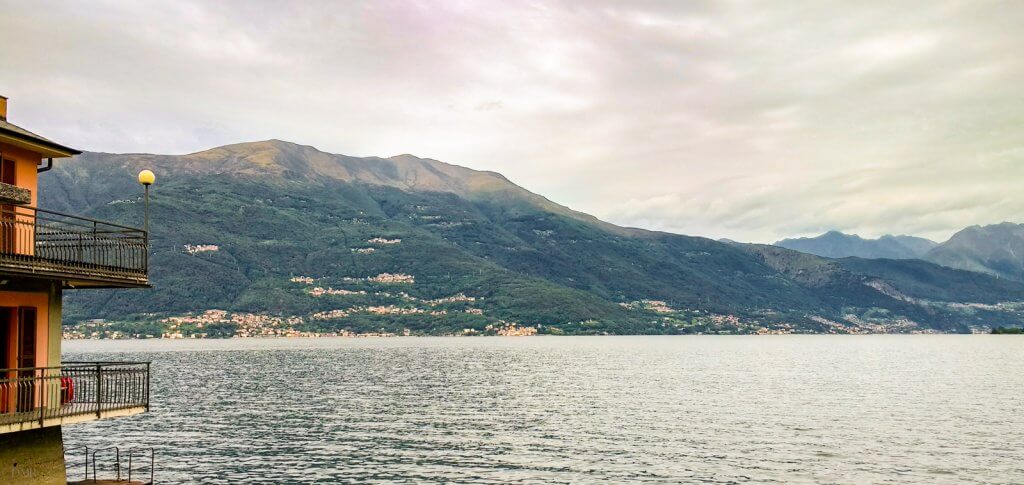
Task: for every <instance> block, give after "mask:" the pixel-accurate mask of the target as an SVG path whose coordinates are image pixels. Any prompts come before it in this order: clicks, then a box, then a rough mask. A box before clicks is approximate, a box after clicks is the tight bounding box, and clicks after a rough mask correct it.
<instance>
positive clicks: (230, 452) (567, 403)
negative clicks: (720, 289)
mask: <svg viewBox="0 0 1024 485" xmlns="http://www.w3.org/2000/svg"><path fill="white" fill-rule="evenodd" d="M64 349H65V358H66V359H75V360H104V359H115V360H151V361H153V370H152V373H153V374H152V375H153V395H152V402H153V409H152V412H151V413H149V414H146V415H142V416H136V417H130V418H120V419H111V420H106V421H97V422H92V423H83V424H77V425H71V426H66V427H65V428H64V437H65V441H66V444H67V445H68V446H71V445H89V446H102V445H120V446H129V445H137V446H152V447H154V448H156V453H157V475H156V478H157V481H158V482H163V483H181V482H204V483H240V482H246V483H248V482H258V483H298V482H321V483H333V482H347V481H374V482H379V481H403V482H405V481H445V482H476V483H482V482H491V483H499V482H500V483H509V482H523V483H525V482H529V483H537V482H550V483H566V482H572V483H585V482H607V483H623V482H662V483H679V482H698V481H699V482H726V483H728V482H789V483H792V482H832V483H836V482H838V483H867V482H872V483H907V482H918V483H937V482H938V483H945V482H949V483H953V482H956V483H963V482H974V483H1010V482H1017V483H1021V482H1024V337H1017V336H980V335H979V336H967V335H964V336H953V335H949V336H942V335H937V336H925V335H918V336H762V337H758V336H737V337H716V336H682V337H531V338H388V339H344V338H338V339H310V340H305V339H296V340H288V339H276V340H257V339H246V340H239V339H236V340H222V341H213V340H207V341H166V340H164V341H158V340H151V341H67V342H65V343H64Z"/></svg>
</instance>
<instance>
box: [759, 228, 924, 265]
mask: <svg viewBox="0 0 1024 485" xmlns="http://www.w3.org/2000/svg"><path fill="white" fill-rule="evenodd" d="M775 245H776V246H779V247H784V248H787V249H792V250H795V251H800V252H804V253H809V254H814V255H818V256H824V257H827V258H846V257H851V256H855V257H859V258H869V259H875V258H885V259H916V258H920V257H922V256H924V254H925V253H927V252H928V251H929V250H931V249H932V248H933V247H935V246H936V243H935V242H933V241H929V240H927V239H924V238H919V237H913V236H893V235H891V234H886V235H884V236H882V237H879V238H878V239H865V238H862V237H860V236H858V235H856V234H846V233H843V232H840V231H836V230H831V231H828V232H826V233H824V234H822V235H820V236H817V237H803V238H796V239H783V240H781V241H778V242H776V243H775Z"/></svg>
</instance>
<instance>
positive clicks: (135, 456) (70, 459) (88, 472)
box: [64, 446, 156, 485]
mask: <svg viewBox="0 0 1024 485" xmlns="http://www.w3.org/2000/svg"><path fill="white" fill-rule="evenodd" d="M97 454H99V455H100V458H102V459H103V460H104V463H106V464H107V465H108V466H99V467H97V466H96V464H97V462H98V460H97V458H96V455H97ZM111 457H112V458H113V462H112V465H113V466H112V467H111V466H109V465H110V464H111V462H109V461H107V460H109V459H110V458H111ZM123 458H124V459H127V466H125V465H124V464H122V459H123ZM146 458H149V459H148V460H146ZM147 461H148V463H147ZM155 463H156V453H155V452H154V451H153V448H148V447H135V448H127V449H124V450H122V449H121V448H120V447H117V446H108V447H105V448H95V449H90V448H89V447H88V446H71V447H65V448H64V464H65V469H66V470H67V477H68V484H69V485H90V484H99V483H125V484H133V485H152V484H153V475H154V471H155V469H156V466H155ZM97 468H98V470H99V472H102V473H106V472H107V470H109V469H110V468H112V469H113V470H112V471H113V475H114V477H111V478H102V479H101V478H99V475H98V472H97ZM147 472H148V473H147ZM73 477H74V478H73ZM79 477H80V478H81V479H76V478H79Z"/></svg>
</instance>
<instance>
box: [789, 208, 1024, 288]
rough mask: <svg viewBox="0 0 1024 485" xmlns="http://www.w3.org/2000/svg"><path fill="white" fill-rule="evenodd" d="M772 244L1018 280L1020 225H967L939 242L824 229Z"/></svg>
mask: <svg viewBox="0 0 1024 485" xmlns="http://www.w3.org/2000/svg"><path fill="white" fill-rule="evenodd" d="M775 245H776V246H779V247H784V248H789V249H793V250H796V251H800V252H804V253H808V254H815V255H818V256H824V257H827V258H847V257H859V258H884V259H923V260H925V261H930V262H932V263H936V264H940V265H942V266H946V267H949V268H955V269H964V270H968V271H977V272H982V273H986V274H990V275H993V276H997V277H999V278H1006V279H1011V280H1015V281H1024V224H1014V223H1010V222H1004V223H1002V224H993V225H988V226H971V227H968V228H965V229H963V230H961V231H959V232H957V233H956V234H954V235H953V236H952V237H950V238H949V240H948V241H945V242H943V243H941V244H939V243H935V242H933V241H930V240H927V239H923V238H918V237H912V236H890V235H886V236H882V237H880V238H878V239H864V238H861V237H860V236H857V235H847V234H843V233H841V232H838V231H830V232H827V233H825V234H822V235H821V236H817V237H812V238H797V239H783V240H781V241H779V242H776V243H775Z"/></svg>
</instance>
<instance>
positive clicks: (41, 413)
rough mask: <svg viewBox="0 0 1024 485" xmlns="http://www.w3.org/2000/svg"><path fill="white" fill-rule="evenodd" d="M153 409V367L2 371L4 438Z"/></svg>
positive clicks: (89, 365)
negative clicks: (150, 377) (151, 396)
mask: <svg viewBox="0 0 1024 485" xmlns="http://www.w3.org/2000/svg"><path fill="white" fill-rule="evenodd" d="M148 410H149V362H75V363H68V364H65V365H63V366H61V367H29V368H24V369H0V434H2V433H12V432H15V431H24V430H29V429H36V428H42V427H46V426H57V425H64V424H72V423H79V422H83V421H92V420H96V419H103V418H112V417H118V416H130V415H133V414H139V413H144V412H146V411H148Z"/></svg>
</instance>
